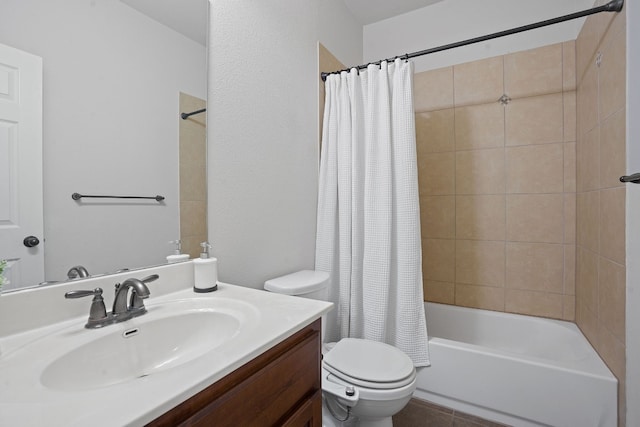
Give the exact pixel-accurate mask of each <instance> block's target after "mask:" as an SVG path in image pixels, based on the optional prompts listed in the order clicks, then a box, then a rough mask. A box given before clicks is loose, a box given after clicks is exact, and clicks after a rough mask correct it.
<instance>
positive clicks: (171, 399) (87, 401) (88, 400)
mask: <svg viewBox="0 0 640 427" xmlns="http://www.w3.org/2000/svg"><path fill="white" fill-rule="evenodd" d="M185 264H186V263H185ZM163 268H166V267H163ZM181 268H182V269H184V268H186V267H185V265H183V266H182V267H181ZM150 272H151V273H152V272H153V271H149V272H147V271H141V272H135V273H129V275H128V276H130V277H131V276H133V277H143V276H144V275H145V273H150ZM111 280H112V281H113V279H111ZM78 284H82V283H75V284H73V285H72V286H75V287H73V288H74V289H79V288H82V287H84V288H86V287H87V285H86V284H84V286H77V285H78ZM151 285H152V284H151ZM151 285H150V286H149V287H150V289H151V293H152V294H151V297H150V298H149V299H148V300H146V306H147V307H148V310H149V312H150V313H151V312H152V311H153V309H154V307H155V306H156V305H161V304H163V303H165V302H167V301H174V300H181V299H193V298H195V299H202V300H203V303H204V301H205V300H206V299H218V303H219V300H221V299H224V300H226V299H228V300H229V301H232V300H233V301H241V302H243V303H248V304H250V305H252V306H254V307H255V308H257V310H254V312H253V313H252V314H251V316H252V319H253V320H252V323H251V324H250V326H249V327H250V329H251V330H250V331H245V332H243V333H241V334H239V335H238V336H237V337H236V338H234V339H233V340H231V341H229V342H228V343H227V344H224V345H223V346H221V347H218V348H216V349H214V350H211V351H209V352H208V353H205V354H204V355H202V356H200V357H198V358H196V359H194V360H192V361H190V362H188V363H186V364H183V365H180V366H176V367H173V368H171V369H167V370H164V371H159V372H156V373H153V374H151V375H149V376H146V377H143V378H136V379H134V380H130V381H127V382H123V383H120V384H114V385H110V386H106V387H100V388H94V389H89V390H82V391H63V390H54V389H50V388H47V387H45V386H44V385H42V383H41V381H40V374H41V373H42V371H43V369H44V368H45V367H46V365H47V364H49V363H50V361H51V360H52V358H54V357H56V354H57V353H60V352H62V351H68V349H66V350H65V349H62V348H56V346H55V345H53V346H51V348H46V354H40V355H38V356H37V357H35V358H34V355H33V354H31V353H33V352H34V351H38V352H41V351H43V350H42V345H40V346H38V345H37V343H38V342H40V341H42V340H43V339H46V337H48V336H49V335H50V334H53V333H54V332H56V333H57V332H59V331H61V330H64V331H65V333H68V334H75V335H76V336H83V337H87V339H92V336H91V334H99V333H104V332H102V331H108V330H109V329H110V328H114V329H117V328H124V329H126V328H127V327H130V326H126V325H127V324H129V325H131V326H135V322H136V321H137V320H138V319H143V318H144V316H142V317H139V318H136V319H132V320H129V321H127V322H122V323H118V324H115V325H110V326H107V327H105V328H102V329H100V330H88V329H85V328H84V324H85V322H86V319H87V314H84V315H82V316H79V317H73V318H70V319H66V320H62V321H59V322H56V323H53V324H50V325H46V326H40V327H36V328H32V329H29V330H25V331H20V332H17V333H14V334H5V335H4V336H0V425H2V426H12V427H13V426H15V427H20V426H33V427H40V426H65V427H67V426H69V427H71V426H82V427H85V426H96V427H97V426H109V427H113V426H140V425H144V424H146V423H148V422H150V421H152V420H153V419H155V418H157V417H158V416H160V415H162V414H163V413H165V412H167V411H168V410H170V409H171V408H173V407H175V406H176V405H178V404H179V403H181V402H183V401H184V400H186V399H188V398H189V397H191V396H193V395H195V394H196V393H198V392H199V391H201V390H203V389H205V388H206V387H208V386H209V385H211V384H213V383H215V382H216V381H218V380H219V379H221V378H223V377H224V376H226V375H227V374H229V373H231V372H232V371H234V370H235V369H237V368H239V367H240V366H242V365H244V364H245V363H247V362H248V361H250V360H252V359H253V358H255V357H256V356H258V355H260V354H261V353H263V352H264V351H266V350H268V349H269V348H271V347H273V346H274V345H276V344H277V343H279V342H281V341H282V340H284V339H285V338H287V337H289V336H291V335H293V334H294V333H295V332H297V331H299V330H301V329H302V328H304V327H305V326H307V325H309V324H311V323H312V322H313V321H315V320H316V319H318V318H320V317H321V316H322V315H323V314H324V313H326V312H328V311H329V310H330V309H331V307H332V304H331V303H327V302H324V301H316V300H309V299H303V298H298V297H290V296H286V295H279V294H274V293H270V292H266V291H262V290H256V289H250V288H245V287H241V286H234V285H229V284H224V283H221V284H220V285H219V290H218V291H216V292H213V293H205V294H198V293H194V292H193V290H192V289H191V288H190V287H189V288H187V289H184V285H181V286H182V288H183V289H182V290H176V291H174V292H166V293H164V294H162V295H160V296H157V297H154V288H153V287H152V286H151ZM70 288H71V287H70V286H66V285H65V286H61V287H59V292H58V293H60V294H61V295H60V298H62V295H63V294H64V292H65V291H67V290H69V289H70ZM89 288H91V287H89ZM48 292H51V290H48ZM105 295H106V291H105ZM2 298H5V296H0V300H1V299H2ZM62 301H63V302H64V299H63V298H62ZM83 301H84V302H85V306H86V311H87V313H88V309H89V305H90V300H89V299H87V300H83ZM107 307H109V305H107ZM0 308H2V307H1V306H0ZM35 315H37V313H35ZM42 342H44V341H42ZM30 352H31V353H30Z"/></svg>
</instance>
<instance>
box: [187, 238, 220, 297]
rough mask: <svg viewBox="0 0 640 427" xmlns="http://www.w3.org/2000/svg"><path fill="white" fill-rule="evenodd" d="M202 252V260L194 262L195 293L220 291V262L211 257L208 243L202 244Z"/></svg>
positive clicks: (198, 259)
mask: <svg viewBox="0 0 640 427" xmlns="http://www.w3.org/2000/svg"><path fill="white" fill-rule="evenodd" d="M200 246H202V252H200V258H196V259H194V260H193V273H194V286H193V290H194V291H195V292H213V291H215V290H217V289H218V260H217V259H216V258H211V257H210V256H209V249H211V247H212V246H211V245H210V244H209V243H207V242H202V243H200Z"/></svg>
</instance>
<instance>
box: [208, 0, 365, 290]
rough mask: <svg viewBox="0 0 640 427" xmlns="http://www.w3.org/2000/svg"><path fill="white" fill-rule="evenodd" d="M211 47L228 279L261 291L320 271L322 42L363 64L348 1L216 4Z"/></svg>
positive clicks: (214, 155)
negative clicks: (283, 278)
mask: <svg viewBox="0 0 640 427" xmlns="http://www.w3.org/2000/svg"><path fill="white" fill-rule="evenodd" d="M211 5H212V7H211V26H210V44H209V46H210V47H209V66H210V74H209V79H210V80H209V98H208V99H209V104H208V107H209V110H208V113H209V114H208V120H209V121H208V124H207V125H208V126H207V128H208V148H209V154H208V171H209V172H208V173H209V177H208V180H209V209H208V215H209V217H208V220H209V221H208V224H209V237H210V240H211V242H212V244H213V254H214V255H215V256H216V257H217V258H218V265H219V271H220V279H221V280H224V281H228V282H232V283H237V284H241V285H246V286H251V287H256V288H259V287H262V285H263V282H264V281H265V280H266V279H269V278H272V277H275V276H278V275H281V274H284V273H288V272H291V271H295V270H299V269H304V268H307V269H309V268H313V267H314V252H315V223H316V199H317V173H318V172H317V171H318V141H317V139H318V129H317V117H318V99H317V98H318V86H317V85H318V83H317V82H318V65H317V42H318V40H319V41H320V42H321V43H323V44H324V45H325V46H326V47H327V48H328V49H330V50H332V51H334V53H335V54H336V55H337V56H338V57H339V59H341V60H342V61H345V62H346V63H352V64H355V63H358V62H359V61H360V60H361V43H362V41H361V37H356V36H357V35H359V34H361V33H360V30H361V27H360V26H359V24H357V23H356V21H355V19H353V18H352V17H351V15H350V14H349V13H348V12H347V11H346V8H344V6H340V0H269V1H251V0H235V1H224V0H213V1H212V3H211Z"/></svg>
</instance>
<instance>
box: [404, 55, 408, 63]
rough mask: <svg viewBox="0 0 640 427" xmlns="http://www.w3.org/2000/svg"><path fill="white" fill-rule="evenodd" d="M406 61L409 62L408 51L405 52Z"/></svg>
mask: <svg viewBox="0 0 640 427" xmlns="http://www.w3.org/2000/svg"><path fill="white" fill-rule="evenodd" d="M404 62H409V54H408V53H405V54H404Z"/></svg>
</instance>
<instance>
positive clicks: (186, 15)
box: [120, 0, 209, 46]
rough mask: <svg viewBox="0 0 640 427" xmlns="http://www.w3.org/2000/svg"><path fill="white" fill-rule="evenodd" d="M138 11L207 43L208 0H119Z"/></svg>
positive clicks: (197, 40) (199, 41)
mask: <svg viewBox="0 0 640 427" xmlns="http://www.w3.org/2000/svg"><path fill="white" fill-rule="evenodd" d="M120 1H121V2H123V3H125V4H127V5H129V6H131V7H132V8H134V9H136V10H137V11H138V12H141V13H144V14H145V15H147V16H148V17H150V18H152V19H155V20H156V21H158V22H160V23H161V24H164V25H166V26H167V27H169V28H172V29H174V30H176V31H177V32H179V33H182V34H184V35H185V36H187V37H189V38H190V39H191V40H194V41H196V42H198V43H200V44H201V45H203V46H206V45H207V22H208V20H209V2H208V0H180V1H176V0H120Z"/></svg>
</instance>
